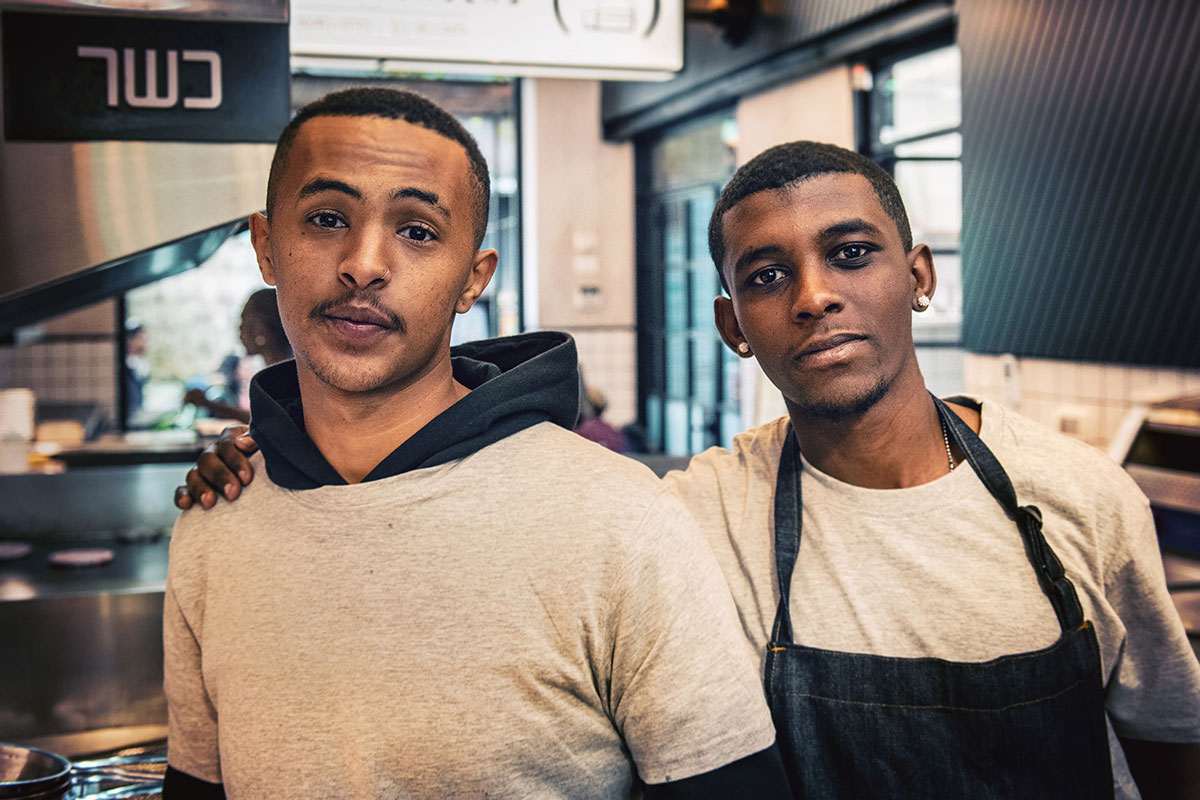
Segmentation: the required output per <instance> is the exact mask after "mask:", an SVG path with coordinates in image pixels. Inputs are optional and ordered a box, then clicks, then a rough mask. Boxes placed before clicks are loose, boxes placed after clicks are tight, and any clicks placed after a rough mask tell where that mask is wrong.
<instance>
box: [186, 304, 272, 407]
mask: <svg viewBox="0 0 1200 800" xmlns="http://www.w3.org/2000/svg"><path fill="white" fill-rule="evenodd" d="M238 336H239V338H240V339H241V341H242V346H243V347H244V348H245V350H246V355H245V356H244V357H239V356H237V355H234V354H230V355H229V356H227V357H226V358H225V360H224V361H223V362H222V363H221V372H222V373H223V374H224V375H225V391H224V392H223V393H222V394H221V396H220V397H218V398H210V397H209V396H208V394H207V393H206V392H205V390H204V389H201V388H194V389H189V390H188V392H187V393H186V394H185V395H184V396H183V402H184V403H191V404H192V405H195V406H196V407H198V408H201V409H204V410H205V411H207V412H208V415H209V416H210V417H216V418H218V419H235V420H238V421H239V422H249V421H250V402H249V386H248V384H249V378H250V375H252V374H253V372H251V373H250V375H247V374H245V373H246V372H247V371H249V370H247V368H246V365H247V363H248V361H247V357H249V359H251V360H250V361H249V363H250V364H253V365H254V366H252V367H250V369H254V367H255V366H264V367H269V366H271V365H272V364H278V363H279V362H280V361H287V360H288V359H289V358H291V357H292V346H291V344H289V343H288V340H287V334H285V333H284V331H283V322H282V321H281V320H280V319H279V305H278V303H277V302H276V299H275V290H274V289H259V290H258V291H256V292H254V293H253V294H251V295H250V297H248V298H247V299H246V304H245V305H244V306H242V322H241V326H240V327H239V328H238ZM254 356H260V357H261V358H262V364H261V365H259V364H258V363H257V359H254V358H253V357H254ZM210 391H211V390H210Z"/></svg>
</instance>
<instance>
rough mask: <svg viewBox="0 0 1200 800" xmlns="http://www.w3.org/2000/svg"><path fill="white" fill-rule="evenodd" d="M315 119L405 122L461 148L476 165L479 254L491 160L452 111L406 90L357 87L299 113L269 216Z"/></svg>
mask: <svg viewBox="0 0 1200 800" xmlns="http://www.w3.org/2000/svg"><path fill="white" fill-rule="evenodd" d="M314 117H382V118H383V119H397V120H403V121H404V122H408V123H411V124H413V125H420V126H421V127H422V128H427V129H429V130H431V131H433V132H434V133H436V134H439V135H441V136H444V137H445V138H447V139H449V140H451V141H454V142H458V143H459V144H461V145H462V146H463V149H464V150H466V151H467V158H468V159H469V160H470V162H471V176H472V177H473V180H472V181H471V184H472V185H471V188H472V190H473V191H472V198H471V199H472V200H473V201H474V204H475V209H474V210H475V249H479V246H480V245H481V244H482V243H483V234H484V231H486V230H487V219H488V202H489V199H490V195H491V180H490V179H489V178H488V166H487V161H485V160H484V158H483V154H482V153H480V152H479V145H478V144H477V143H476V142H475V137H473V136H472V135H471V134H470V132H468V131H467V129H466V128H464V127H463V125H462V123H461V122H459V121H458V120H456V119H455V118H454V116H453V115H451V114H450V112H449V111H447V110H446V109H444V108H442V107H441V106H439V105H438V104H437V103H435V102H433V101H432V100H430V99H429V98H428V97H424V96H422V95H419V94H417V93H416V92H410V91H408V90H405V89H388V88H385V87H382V86H356V87H353V88H350V89H342V90H340V91H337V92H330V93H329V94H327V95H325V96H324V97H322V98H320V99H319V100H314V101H313V102H311V103H309V104H308V105H306V106H304V107H303V108H301V109H300V110H299V111H297V112H296V116H294V117H292V119H291V121H289V122H288V124H287V125H285V126H284V128H283V132H282V133H280V134H279V141H278V142H277V143H276V144H275V157H274V158H272V159H271V173H270V176H269V177H268V178H267V216H268V217H269V216H270V215H271V212H272V211H273V210H274V208H275V194H276V190H277V185H278V183H279V179H280V176H281V175H283V171H284V167H285V166H286V164H287V157H288V154H289V152H290V151H291V149H292V145H293V144H294V143H295V141H296V136H297V134H299V132H300V127H301V126H302V125H303V124H304V123H305V122H308V121H309V120H310V119H312V118H314Z"/></svg>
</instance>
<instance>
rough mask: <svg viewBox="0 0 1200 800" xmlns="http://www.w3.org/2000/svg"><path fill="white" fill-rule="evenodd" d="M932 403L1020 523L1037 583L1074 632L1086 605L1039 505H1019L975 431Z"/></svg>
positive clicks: (1066, 628)
mask: <svg viewBox="0 0 1200 800" xmlns="http://www.w3.org/2000/svg"><path fill="white" fill-rule="evenodd" d="M929 396H930V397H932V398H933V404H934V405H935V406H936V407H937V412H938V416H939V417H940V418H941V421H942V424H943V425H945V426H946V431H947V432H948V433H949V435H950V438H951V439H952V440H953V441H954V442H956V443H957V444H958V446H959V449H961V450H962V452H963V455H964V456H965V457H966V459H967V462H968V463H969V464H970V465H971V468H972V469H973V470H975V474H976V475H978V476H979V480H981V481H982V482H983V485H984V486H985V487H987V490H988V491H989V492H990V493H991V495H992V497H994V498H996V501H997V502H999V503H1000V505H1001V506H1003V508H1004V510H1005V512H1006V513H1007V514H1008V516H1009V517H1010V518H1011V519H1012V520H1013V521H1015V522H1016V523H1017V529H1018V530H1019V531H1020V532H1021V539H1022V540H1023V541H1024V543H1025V552H1026V554H1027V556H1028V558H1029V561H1030V563H1031V564H1032V565H1033V568H1034V572H1035V573H1036V574H1037V578H1038V585H1040V586H1041V587H1042V592H1044V593H1045V595H1046V597H1047V598H1049V600H1050V604H1051V605H1052V606H1054V613H1055V615H1056V616H1057V617H1058V622H1059V625H1060V626H1061V627H1062V630H1063V631H1064V632H1068V631H1073V630H1075V629H1076V628H1078V627H1079V626H1080V625H1082V624H1083V608H1082V607H1081V606H1080V605H1079V597H1078V595H1077V594H1076V593H1075V587H1074V586H1073V585H1072V584H1071V581H1070V580H1068V579H1067V576H1066V572H1065V571H1064V570H1063V565H1062V562H1061V561H1059V560H1058V556H1057V555H1055V554H1054V551H1053V550H1051V549H1050V545H1049V544H1048V543H1047V542H1046V537H1045V536H1044V535H1043V533H1042V512H1041V511H1040V510H1039V509H1038V507H1037V506H1034V505H1027V506H1023V505H1020V503H1018V501H1017V493H1016V490H1015V489H1013V485H1012V481H1011V480H1009V477H1008V473H1006V472H1005V471H1004V468H1003V467H1001V466H1000V462H999V461H997V460H996V456H995V455H993V454H992V451H991V450H989V449H988V447H987V445H985V444H984V443H983V440H982V439H980V438H979V435H978V434H976V433H975V431H973V430H971V428H970V426H969V425H967V424H966V423H965V422H963V421H962V419H960V418H959V416H958V415H957V414H955V413H954V412H953V411H951V410H950V407H949V406H948V405H946V404H945V403H944V402H942V400H941V399H939V398H938V397H936V396H935V395H933V394H932V393H931V394H930V395H929Z"/></svg>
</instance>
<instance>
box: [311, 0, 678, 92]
mask: <svg viewBox="0 0 1200 800" xmlns="http://www.w3.org/2000/svg"><path fill="white" fill-rule="evenodd" d="M291 49H292V55H293V56H294V57H296V56H299V57H304V56H321V57H326V56H336V57H354V58H373V59H382V60H389V61H390V60H398V61H401V62H413V64H414V66H413V69H414V70H415V69H425V70H430V69H436V70H439V71H444V72H455V71H470V72H480V71H486V72H490V73H492V74H498V75H564V76H569V77H575V76H582V75H585V74H586V75H588V76H589V77H612V78H622V77H624V78H631V79H635V80H654V79H663V78H669V77H671V73H672V72H674V71H678V70H679V69H681V68H682V66H683V0H292V3H291ZM402 66H403V65H399V66H398V67H397V68H401V67H402Z"/></svg>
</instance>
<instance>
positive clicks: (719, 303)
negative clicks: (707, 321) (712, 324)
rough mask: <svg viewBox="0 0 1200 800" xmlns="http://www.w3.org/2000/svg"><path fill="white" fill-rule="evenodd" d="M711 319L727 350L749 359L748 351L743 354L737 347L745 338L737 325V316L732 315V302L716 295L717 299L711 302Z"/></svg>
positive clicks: (723, 296)
mask: <svg viewBox="0 0 1200 800" xmlns="http://www.w3.org/2000/svg"><path fill="white" fill-rule="evenodd" d="M713 317H714V318H715V321H716V323H717V332H718V333H720V334H721V339H723V340H724V341H725V344H726V345H727V346H728V347H729V349H730V350H732V351H733V352H735V353H737V354H738V355H739V356H741V357H742V358H749V357H750V355H751V353H750V350H749V349H747V350H746V352H744V353H743V352H742V351H741V350H739V349H738V345H741V344H745V343H746V337H745V336H743V335H742V326H741V325H739V324H738V321H737V315H736V314H735V313H734V309H733V301H732V300H730V299H729V298H728V297H726V296H725V295H718V296H717V299H715V300H713Z"/></svg>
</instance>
